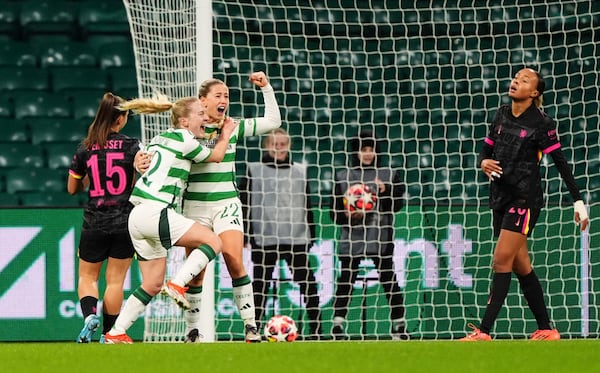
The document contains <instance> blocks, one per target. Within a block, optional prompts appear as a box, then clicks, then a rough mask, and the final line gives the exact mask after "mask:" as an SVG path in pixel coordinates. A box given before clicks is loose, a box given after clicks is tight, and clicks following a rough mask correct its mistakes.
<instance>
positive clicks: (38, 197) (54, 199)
mask: <svg viewBox="0 0 600 373" xmlns="http://www.w3.org/2000/svg"><path fill="white" fill-rule="evenodd" d="M19 195H20V197H21V204H22V205H23V206H28V207H77V206H84V203H83V201H82V198H80V197H79V195H75V196H72V195H70V194H69V193H67V192H31V193H20V194H19Z"/></svg>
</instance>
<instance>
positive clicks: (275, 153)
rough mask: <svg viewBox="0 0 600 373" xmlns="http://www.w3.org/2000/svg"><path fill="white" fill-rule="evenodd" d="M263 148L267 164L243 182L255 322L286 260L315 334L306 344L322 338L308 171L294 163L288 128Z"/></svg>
mask: <svg viewBox="0 0 600 373" xmlns="http://www.w3.org/2000/svg"><path fill="white" fill-rule="evenodd" d="M263 149H264V150H265V153H264V155H263V157H262V161H261V162H253V163H249V164H248V168H247V178H246V179H244V180H241V182H240V191H241V192H240V198H241V200H242V206H243V207H244V210H245V213H244V221H245V222H246V224H247V225H248V226H247V227H246V229H245V231H246V232H248V237H249V240H248V241H249V242H250V243H251V245H252V262H253V263H254V279H253V281H254V282H253V283H254V300H255V304H256V321H257V322H258V323H260V322H261V321H262V319H263V317H264V316H265V302H266V296H267V293H268V290H269V284H270V282H271V281H272V280H273V270H274V269H275V266H276V264H277V263H278V262H279V260H280V259H284V260H285V261H286V262H287V263H288V265H289V267H290V270H291V272H292V277H293V280H294V281H295V282H296V283H298V284H299V286H300V292H301V294H303V295H304V300H305V301H306V312H307V314H308V317H309V329H310V334H309V335H308V336H305V337H304V339H319V338H320V334H321V328H320V322H319V318H320V310H319V295H318V287H317V283H316V281H315V276H314V273H313V271H312V270H311V268H310V262H309V250H310V247H311V246H312V244H313V243H314V239H315V225H314V222H313V214H312V210H311V209H310V206H309V196H310V193H309V189H308V181H307V176H306V167H305V166H303V165H301V164H297V163H294V162H292V160H291V159H290V154H289V150H290V136H289V135H288V133H287V132H286V131H285V130H284V129H283V128H277V129H275V130H273V131H272V132H270V133H268V134H267V135H266V137H265V138H264V142H263Z"/></svg>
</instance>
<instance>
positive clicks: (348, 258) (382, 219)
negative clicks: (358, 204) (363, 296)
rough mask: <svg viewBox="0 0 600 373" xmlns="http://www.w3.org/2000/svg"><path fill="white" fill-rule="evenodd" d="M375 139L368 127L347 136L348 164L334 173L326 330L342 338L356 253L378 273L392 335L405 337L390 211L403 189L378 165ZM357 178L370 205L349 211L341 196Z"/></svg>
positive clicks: (399, 204)
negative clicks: (332, 274)
mask: <svg viewBox="0 0 600 373" xmlns="http://www.w3.org/2000/svg"><path fill="white" fill-rule="evenodd" d="M377 145H378V144H377V141H376V140H375V137H374V135H373V134H372V133H371V132H366V131H365V132H362V133H360V135H359V137H358V138H355V139H353V140H352V141H351V142H350V152H351V154H350V167H349V168H347V169H342V170H339V171H338V172H336V174H335V187H334V196H333V199H332V208H331V210H330V213H331V219H332V220H333V222H334V223H336V224H337V225H339V226H340V228H341V232H340V237H339V240H338V242H337V254H338V259H339V261H340V264H341V274H340V278H339V279H338V283H337V288H336V293H335V302H334V318H333V329H332V335H333V337H334V339H347V338H348V336H347V334H346V332H345V324H346V314H347V313H348V305H349V303H350V298H351V294H352V284H353V283H354V282H355V281H356V278H357V275H358V273H359V264H360V262H361V260H362V259H366V258H369V259H371V260H372V261H373V262H374V264H375V267H376V268H377V272H378V274H379V282H380V283H381V285H382V286H383V288H384V290H385V295H386V297H387V300H388V304H389V307H390V312H391V321H392V328H391V329H392V330H391V336H392V339H394V340H404V339H408V338H409V336H408V334H407V333H406V321H405V318H404V297H403V295H402V292H401V289H400V287H399V285H398V281H397V279H396V274H395V272H394V262H393V252H394V214H395V213H396V212H398V211H399V210H400V209H401V208H402V206H403V205H404V200H403V195H404V192H405V190H406V187H405V185H404V184H403V183H402V181H401V179H400V175H399V173H398V172H397V171H395V170H393V169H391V168H389V167H382V166H381V162H380V161H381V159H380V157H378V153H379V151H380V149H378V146H377ZM356 184H363V185H365V186H366V187H367V188H369V189H370V191H371V192H372V193H373V194H374V195H375V197H376V198H375V200H376V204H375V206H374V207H373V209H372V210H369V211H362V210H361V209H358V210H354V211H351V210H349V209H348V208H347V206H345V203H344V196H345V195H346V192H347V191H348V189H349V188H350V187H351V186H354V185H356Z"/></svg>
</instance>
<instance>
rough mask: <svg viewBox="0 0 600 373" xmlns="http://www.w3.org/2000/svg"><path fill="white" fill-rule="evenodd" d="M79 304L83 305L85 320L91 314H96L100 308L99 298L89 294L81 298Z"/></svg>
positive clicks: (82, 311) (82, 310)
mask: <svg viewBox="0 0 600 373" xmlns="http://www.w3.org/2000/svg"><path fill="white" fill-rule="evenodd" d="M79 304H80V305H81V313H82V314H83V319H84V320H85V318H86V317H88V316H89V315H95V314H96V311H97V310H98V308H97V307H98V299H97V298H94V297H91V296H89V295H88V296H85V297H83V298H81V299H80V300H79Z"/></svg>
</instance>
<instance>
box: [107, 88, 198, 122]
mask: <svg viewBox="0 0 600 373" xmlns="http://www.w3.org/2000/svg"><path fill="white" fill-rule="evenodd" d="M196 101H199V99H198V98H197V97H184V98H182V99H179V100H177V101H175V102H171V101H169V98H168V97H167V96H165V95H163V94H160V93H156V94H154V95H153V96H152V98H135V99H133V100H129V101H125V102H124V103H122V104H120V105H119V106H118V109H119V110H121V111H128V110H131V111H133V112H134V113H136V114H156V113H163V112H165V111H169V110H171V125H172V126H173V127H174V128H179V118H184V117H187V116H188V115H189V114H190V111H191V107H192V104H193V103H194V102H196Z"/></svg>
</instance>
